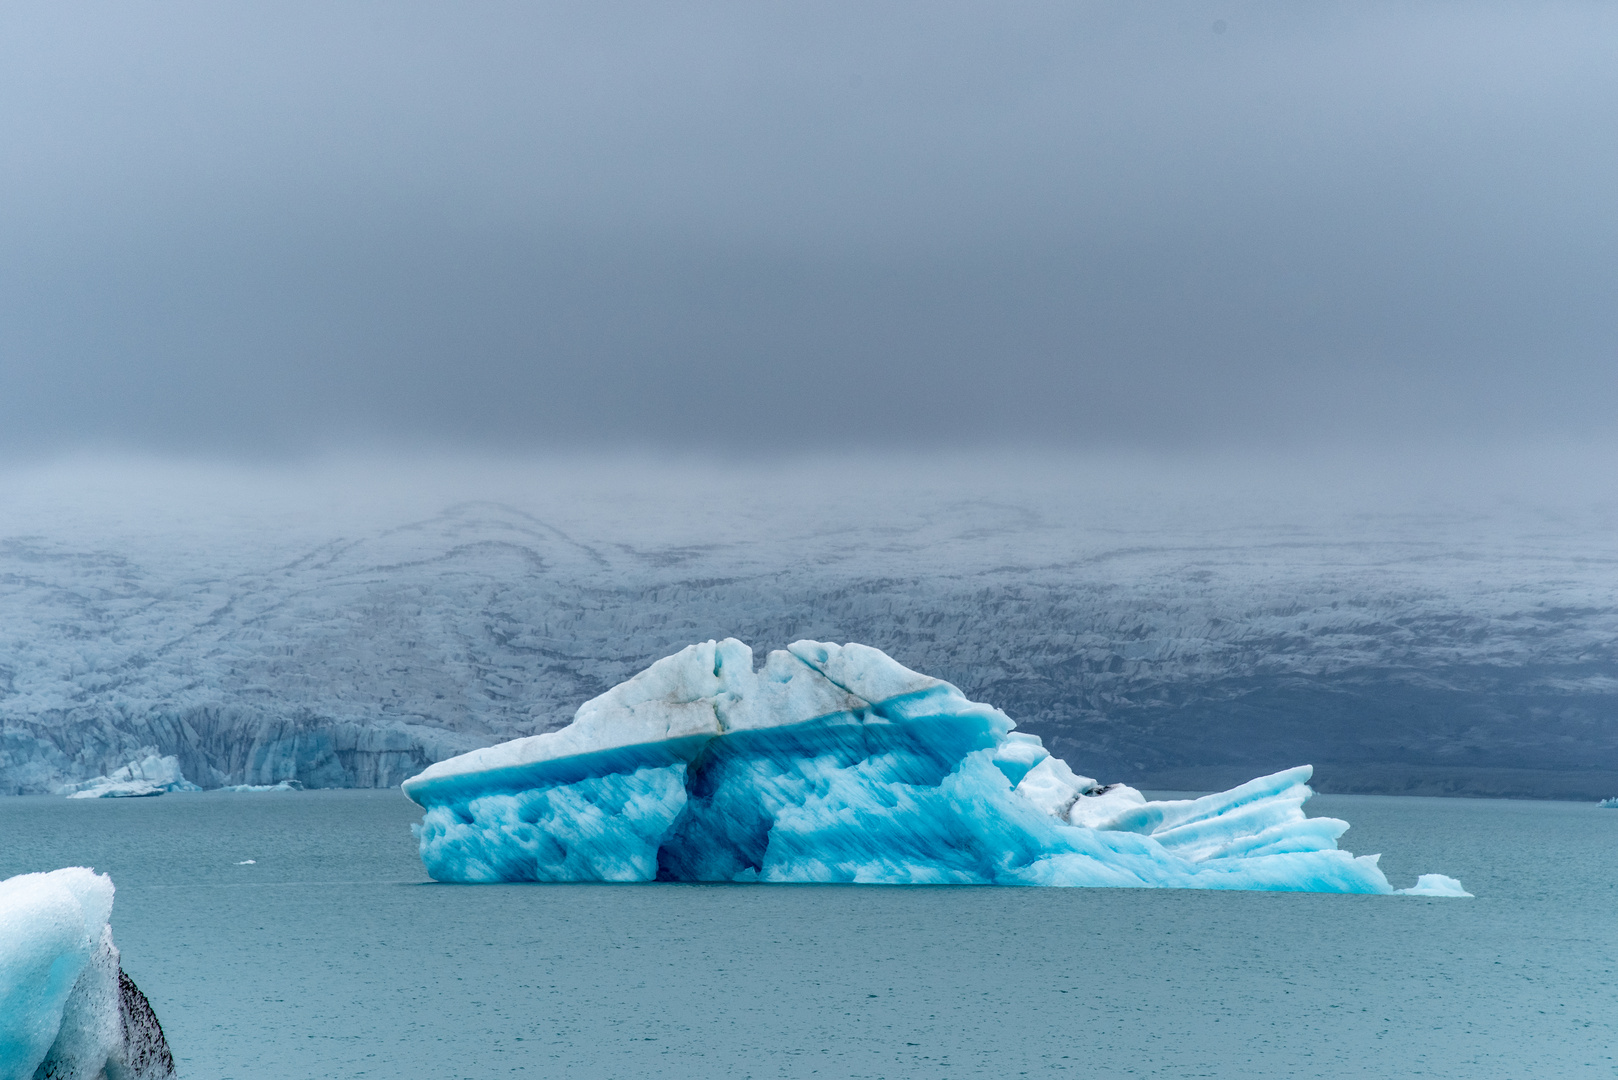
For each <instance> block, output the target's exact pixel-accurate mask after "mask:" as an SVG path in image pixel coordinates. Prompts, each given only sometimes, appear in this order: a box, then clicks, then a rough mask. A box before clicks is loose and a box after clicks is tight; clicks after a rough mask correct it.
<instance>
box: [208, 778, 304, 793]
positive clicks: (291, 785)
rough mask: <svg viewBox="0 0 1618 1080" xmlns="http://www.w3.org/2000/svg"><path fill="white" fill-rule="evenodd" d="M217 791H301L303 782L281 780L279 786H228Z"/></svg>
mask: <svg viewBox="0 0 1618 1080" xmlns="http://www.w3.org/2000/svg"><path fill="white" fill-rule="evenodd" d="M218 790H219V791H234V792H261V791H302V790H303V781H301V780H283V781H281V782H280V783H279V784H228V785H226V786H225V787H222V788H219V789H218Z"/></svg>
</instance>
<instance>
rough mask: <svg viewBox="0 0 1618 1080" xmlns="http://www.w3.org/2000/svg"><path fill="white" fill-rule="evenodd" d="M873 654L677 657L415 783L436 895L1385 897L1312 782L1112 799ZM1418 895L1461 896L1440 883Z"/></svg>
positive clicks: (718, 647)
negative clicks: (1202, 891) (647, 887)
mask: <svg viewBox="0 0 1618 1080" xmlns="http://www.w3.org/2000/svg"><path fill="white" fill-rule="evenodd" d="M1014 726H1015V725H1014V724H1013V723H1012V722H1011V720H1010V719H1009V718H1008V717H1007V716H1006V715H1005V714H1004V713H1002V712H1000V710H998V709H995V708H992V707H990V706H988V705H981V704H977V703H975V702H971V701H968V700H967V699H966V698H965V697H964V696H963V695H962V694H961V692H960V691H959V690H957V689H956V688H955V687H953V686H951V685H950V684H949V683H946V682H943V681H941V680H939V679H934V678H930V677H928V676H926V675H921V674H918V673H917V672H914V671H911V670H909V669H908V668H905V667H903V666H902V665H900V664H899V663H897V662H896V661H894V660H893V659H891V658H890V657H888V656H887V655H885V654H884V653H882V652H880V651H878V650H876V649H873V648H870V647H868V646H864V645H855V644H849V645H831V644H822V643H820V642H813V641H800V642H796V643H794V644H793V645H790V646H788V647H787V649H785V650H781V651H776V652H772V653H770V654H769V656H768V658H766V660H765V662H764V665H763V667H762V668H761V669H760V670H757V671H755V670H754V668H753V653H752V650H751V649H749V648H748V647H747V646H746V645H744V644H742V643H741V642H740V641H737V640H735V639H733V638H732V639H726V640H725V641H721V642H713V641H709V642H704V643H701V644H697V645H692V646H690V647H689V648H686V649H684V650H682V651H681V652H679V653H676V654H675V655H673V656H669V657H665V658H664V659H662V660H659V661H658V662H657V663H655V664H653V665H652V666H651V667H649V668H648V669H646V670H645V671H643V672H641V673H640V674H639V675H636V676H635V677H634V678H632V679H629V680H628V681H627V682H624V683H622V684H620V685H618V686H616V687H614V688H613V689H611V690H609V691H608V692H607V693H605V694H602V695H601V696H600V697H598V698H595V699H593V700H591V701H588V702H586V703H585V704H584V705H583V706H582V707H580V709H579V711H578V714H577V715H576V716H575V718H574V720H573V723H572V724H570V725H569V726H567V727H566V728H563V729H561V730H560V731H555V732H551V733H548V734H545V735H536V736H533V737H531V738H526V739H516V740H513V741H511V742H507V743H502V744H500V745H498V746H492V747H488V748H486V749H482V750H475V751H473V752H471V753H468V754H463V755H461V756H459V757H455V758H451V759H449V760H447V761H442V762H439V763H438V764H436V765H433V766H432V767H430V768H428V769H427V770H426V771H424V772H422V773H421V774H420V775H418V776H415V777H413V778H411V779H410V780H407V781H405V783H404V791H405V793H406V794H407V795H408V796H409V797H410V798H411V799H413V800H415V801H416V802H417V803H419V804H420V805H421V806H422V807H423V808H425V810H426V814H425V818H424V820H423V822H422V824H421V825H420V826H417V827H416V832H417V835H418V837H419V838H420V841H421V856H422V860H423V861H424V862H425V863H426V866H427V871H428V873H430V874H431V875H432V876H433V877H434V878H436V879H438V880H440V881H468V882H470V881H650V880H665V881H773V882H871V883H888V884H998V885H1110V886H1174V887H1186V888H1212V889H1277V890H1308V891H1322V892H1358V893H1390V892H1393V891H1394V890H1393V888H1392V887H1391V886H1390V885H1389V884H1388V881H1387V878H1386V877H1384V876H1383V874H1382V871H1381V870H1379V869H1378V868H1377V864H1376V863H1377V857H1376V856H1374V855H1372V856H1365V857H1361V858H1355V857H1354V856H1353V855H1351V854H1349V853H1348V852H1346V851H1340V850H1338V848H1337V838H1338V837H1339V836H1341V835H1342V833H1343V832H1344V831H1345V830H1346V829H1347V828H1348V825H1347V823H1346V822H1342V821H1337V820H1335V819H1332V818H1309V817H1306V816H1305V815H1304V813H1303V809H1302V806H1303V803H1304V801H1305V800H1306V799H1308V798H1309V795H1310V794H1311V793H1310V790H1309V788H1308V787H1307V786H1306V785H1307V781H1308V779H1309V776H1310V771H1311V770H1310V767H1309V766H1307V765H1305V766H1301V767H1299V768H1296V769H1289V770H1287V771H1285V772H1280V773H1276V774H1274V775H1273V776H1265V777H1261V778H1259V779H1257V780H1252V781H1250V782H1248V783H1246V784H1243V785H1241V786H1240V787H1237V788H1233V789H1232V790H1230V791H1226V792H1221V793H1219V794H1216V795H1209V796H1206V797H1204V798H1200V799H1191V800H1177V801H1166V802H1148V801H1147V800H1146V799H1145V798H1144V797H1143V796H1142V795H1141V794H1140V793H1139V792H1138V791H1135V790H1134V789H1133V788H1129V787H1126V786H1124V785H1120V784H1114V785H1106V786H1103V785H1100V784H1097V783H1096V782H1095V781H1094V780H1091V779H1089V778H1088V777H1083V776H1078V775H1076V774H1075V773H1074V772H1073V771H1072V769H1070V768H1069V767H1068V766H1067V764H1066V763H1065V762H1063V761H1062V760H1060V759H1059V758H1055V757H1052V756H1051V755H1050V754H1049V753H1048V752H1047V751H1046V750H1045V748H1044V747H1043V746H1042V745H1041V744H1040V741H1039V739H1038V738H1036V737H1034V736H1032V735H1026V734H1023V733H1021V732H1017V731H1014V730H1013V728H1014ZM1409 891H1411V892H1417V891H1419V892H1420V893H1421V894H1422V895H1465V894H1464V893H1463V892H1462V890H1461V887H1460V884H1459V883H1458V882H1455V881H1454V880H1453V879H1450V878H1445V877H1443V876H1442V875H1436V874H1435V875H1425V876H1423V878H1422V880H1421V882H1420V884H1419V885H1418V886H1417V888H1416V889H1412V890H1409Z"/></svg>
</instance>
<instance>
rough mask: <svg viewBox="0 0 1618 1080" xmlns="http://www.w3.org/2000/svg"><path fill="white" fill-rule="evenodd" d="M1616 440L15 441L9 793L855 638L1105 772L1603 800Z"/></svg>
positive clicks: (396, 775) (1, 556)
mask: <svg viewBox="0 0 1618 1080" xmlns="http://www.w3.org/2000/svg"><path fill="white" fill-rule="evenodd" d="M1446 460H1447V462H1448V463H1447V464H1445V461H1446ZM1613 461H1614V458H1613V455H1612V454H1611V453H1610V452H1609V451H1606V450H1600V449H1590V448H1588V447H1586V448H1567V447H1564V448H1562V449H1561V450H1545V449H1543V448H1542V449H1541V450H1535V451H1528V450H1521V451H1518V452H1514V453H1511V454H1505V453H1499V452H1494V453H1484V452H1478V453H1473V454H1469V455H1461V454H1454V455H1451V456H1450V457H1449V458H1447V459H1445V458H1442V457H1441V456H1439V455H1436V454H1429V455H1427V456H1426V457H1425V458H1416V457H1413V456H1408V455H1401V454H1398V453H1393V452H1389V453H1387V454H1385V455H1383V456H1382V457H1380V458H1371V457H1367V456H1366V455H1364V454H1359V455H1352V456H1346V457H1341V458H1331V457H1330V456H1326V455H1316V456H1315V457H1313V458H1309V459H1303V458H1297V457H1294V458H1292V459H1289V460H1287V461H1282V460H1280V459H1278V458H1267V459H1252V458H1241V457H1232V456H1227V457H1218V456H1205V457H1203V458H1200V459H1192V458H1186V457H1181V458H1170V457H1157V458H1151V457H1143V456H1139V455H1136V456H1127V455H1105V454H1097V453H1091V454H1078V453H1072V452H1063V453H1050V454H1043V455H1035V454H1031V453H1023V452H1018V453H1012V452H1009V451H1008V452H1005V453H999V454H983V453H979V454H974V455H964V454H962V455H954V456H951V455H936V454H935V455H931V456H928V455H915V456H911V457H900V456H895V455H892V454H887V455H873V454H870V453H865V452H859V453H853V452H851V453H847V454H843V455H827V456H821V457H795V458H782V459H779V460H763V459H752V460H748V461H745V462H744V461H738V460H726V459H719V458H701V457H692V458H668V457H664V458H661V459H654V458H651V457H638V458H637V457H605V456H600V455H596V456H571V457H569V456H561V455H550V456H535V457H527V458H515V457H510V458H482V459H480V458H470V457H462V458H455V459H449V458H445V457H443V456H436V457H432V458H428V457H419V456H418V457H410V456H399V457H395V458H393V459H388V458H384V457H381V456H372V457H349V458H337V459H325V460H322V461H319V462H312V463H305V464H282V465H274V466H270V465H265V466H246V465H225V464H217V463H214V464H206V463H196V462H190V463H187V462H181V461H173V460H169V461H164V460H158V459H135V458H127V457H124V458H120V457H109V456H100V457H94V456H87V457H79V458H74V459H69V460H64V461H60V462H57V463H55V464H50V465H34V466H27V467H20V466H19V467H14V468H12V469H11V470H9V471H7V472H6V473H5V474H4V475H3V477H0V791H5V792H11V793H17V792H40V791H49V790H54V789H56V788H57V787H58V786H60V785H62V784H64V783H66V782H69V781H82V780H85V779H87V778H90V777H94V776H98V775H101V774H104V773H107V772H110V771H111V770H113V769H115V768H117V767H118V766H120V765H123V764H125V763H127V762H129V761H131V760H135V759H137V758H140V757H142V756H143V755H144V754H145V753H147V752H150V751H151V750H152V749H153V748H155V750H156V751H157V752H158V753H161V754H164V755H167V754H174V755H177V756H178V757H179V759H180V761H181V764H182V766H183V768H184V771H185V774H186V776H187V777H188V778H189V779H191V780H193V781H195V782H197V783H200V784H202V785H204V786H209V787H212V786H218V785H222V784H231V783H258V784H263V783H274V782H277V781H280V780H283V779H298V780H300V781H302V782H304V783H306V784H310V785H314V786H336V785H359V786H371V785H390V784H396V783H398V782H399V781H400V780H402V779H404V778H405V777H407V776H409V775H412V774H413V773H415V772H418V771H419V770H420V769H421V768H422V767H424V766H425V765H426V764H428V763H429V762H431V761H434V760H439V759H441V758H444V757H447V756H450V755H452V754H456V753H460V752H463V751H465V750H467V749H471V748H473V747H476V746H482V745H488V744H491V743H494V742H496V741H500V740H504V739H508V738H512V737H514V736H519V735H528V734H533V733H537V732H543V731H547V730H554V729H556V728H558V727H561V726H562V725H564V724H565V723H567V721H568V720H569V719H570V718H571V717H572V715H573V712H574V710H575V709H576V708H577V707H578V705H579V704H580V703H581V702H582V701H584V700H585V699H587V698H590V697H592V696H594V695H596V694H598V693H601V692H602V691H604V690H606V689H607V688H609V687H611V686H613V685H615V684H616V683H618V682H620V681H622V680H623V679H625V678H627V677H628V676H630V675H632V674H634V673H635V672H636V671H639V670H641V669H642V668H644V667H645V666H646V665H647V664H648V663H649V662H650V661H652V660H655V659H657V658H658V657H661V656H664V655H667V654H669V653H672V652H674V651H676V650H677V649H679V648H681V647H683V646H684V645H686V644H688V643H690V642H692V641H701V640H706V639H710V638H723V637H726V636H732V635H734V636H738V637H741V638H744V639H747V640H750V641H753V642H756V643H757V644H758V645H759V646H760V647H762V648H779V647H782V646H784V645H785V644H787V643H788V642H791V641H795V640H798V639H801V638H813V639H816V640H822V641H838V642H841V641H860V642H865V643H868V644H870V645H873V646H875V647H878V648H880V649H882V650H884V651H885V652H887V653H889V654H890V655H892V656H893V657H894V658H896V659H898V660H899V661H900V662H902V663H904V664H906V665H908V666H910V667H912V668H915V669H917V670H923V671H927V672H929V673H932V674H934V675H937V676H939V677H941V678H944V679H947V680H949V681H950V682H953V683H955V684H956V685H958V686H960V687H961V688H962V689H963V690H964V691H965V692H966V693H967V694H968V695H969V696H970V697H971V698H973V699H975V700H979V701H985V702H989V703H991V704H993V705H996V706H998V707H1000V708H1002V709H1004V710H1005V711H1006V712H1007V713H1008V714H1009V715H1010V716H1011V717H1012V718H1013V719H1014V720H1015V721H1016V723H1017V725H1018V727H1019V728H1020V729H1022V730H1024V731H1028V732H1030V733H1032V734H1036V735H1039V736H1040V737H1042V738H1043V739H1044V740H1045V743H1046V745H1047V746H1049V747H1051V749H1052V750H1053V752H1055V753H1057V754H1058V755H1059V756H1061V757H1065V758H1066V759H1067V760H1068V761H1069V762H1070V763H1071V764H1072V765H1073V767H1074V768H1075V769H1078V770H1080V771H1081V772H1084V773H1085V774H1087V775H1091V776H1096V777H1099V778H1101V779H1102V780H1104V781H1109V782H1110V781H1124V782H1128V783H1131V784H1134V785H1136V786H1148V787H1181V788H1200V789H1210V788H1214V787H1221V786H1229V785H1231V784H1233V783H1236V782H1239V781H1241V780H1245V779H1247V778H1249V777H1251V776H1253V775H1257V774H1258V773H1259V772H1263V771H1269V770H1274V769H1280V768H1284V767H1288V766H1291V765H1296V764H1301V763H1304V762H1308V763H1312V764H1313V765H1314V766H1315V784H1316V786H1317V787H1319V788H1321V789H1322V790H1327V791H1332V790H1339V791H1419V792H1459V793H1478V794H1489V793H1494V794H1514V795H1539V796H1545V795H1561V796H1574V797H1588V796H1593V795H1596V794H1602V793H1606V794H1610V793H1611V791H1612V790H1618V725H1615V724H1614V721H1613V717H1614V715H1615V710H1618V646H1615V644H1614V643H1615V642H1618V633H1615V631H1618V576H1615V574H1614V567H1615V565H1618V562H1615V557H1614V555H1613V553H1612V550H1611V543H1610V537H1611V536H1612V535H1613V528H1614V525H1615V524H1618V520H1615V519H1618V506H1615V503H1614V501H1613V499H1612V497H1611V494H1610V490H1609V484H1608V481H1606V480H1605V477H1607V476H1610V475H1612V470H1611V465H1612V463H1613ZM1609 789H1610V790H1609Z"/></svg>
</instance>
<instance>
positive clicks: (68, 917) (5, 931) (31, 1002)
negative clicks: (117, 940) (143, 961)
mask: <svg viewBox="0 0 1618 1080" xmlns="http://www.w3.org/2000/svg"><path fill="white" fill-rule="evenodd" d="M112 895H113V888H112V881H111V879H109V878H108V877H107V876H106V875H105V874H97V873H95V872H94V871H93V870H86V869H84V868H83V867H71V868H69V869H66V870H56V871H52V872H51V873H48V874H23V875H21V876H19V877H14V878H8V879H6V880H5V881H0V1080H33V1078H37V1077H85V1078H87V1080H88V1078H90V1077H108V1078H117V1080H167V1078H169V1077H172V1076H173V1075H174V1059H173V1057H172V1056H171V1055H170V1053H169V1048H168V1043H167V1042H166V1041H165V1040H164V1038H163V1029H162V1028H161V1027H160V1026H159V1025H158V1023H157V1017H156V1015H155V1014H153V1012H152V1008H151V1005H150V1003H149V1002H147V1000H146V996H145V995H144V994H142V993H141V992H140V990H139V989H138V988H137V987H136V986H135V984H134V982H132V981H131V980H130V978H129V976H127V975H125V974H124V973H123V970H122V969H121V968H120V967H119V964H118V960H119V957H118V949H117V946H115V945H114V944H113V943H112V929H111V927H109V926H108V925H107V919H108V917H109V916H110V915H111V914H112Z"/></svg>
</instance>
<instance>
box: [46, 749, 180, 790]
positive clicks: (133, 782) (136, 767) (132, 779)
mask: <svg viewBox="0 0 1618 1080" xmlns="http://www.w3.org/2000/svg"><path fill="white" fill-rule="evenodd" d="M142 752H143V753H144V754H145V756H144V757H141V758H138V759H136V760H134V761H131V762H130V763H129V764H127V765H125V766H123V767H121V768H118V769H114V770H113V771H112V772H110V773H108V774H107V775H106V776H98V777H96V778H95V779H94V780H85V781H82V782H80V783H77V784H66V785H64V786H62V787H60V788H58V789H57V793H58V794H61V795H66V796H67V797H68V798H70V799H139V798H147V797H150V796H153V795H161V794H163V793H164V792H166V791H200V790H201V789H200V788H198V787H197V785H195V784H193V783H192V782H191V781H189V780H187V779H186V778H185V774H183V773H182V772H181V771H180V759H179V758H177V757H175V756H174V755H172V754H170V755H169V756H167V757H159V756H158V753H157V748H156V747H148V748H147V749H146V750H144V751H142Z"/></svg>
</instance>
